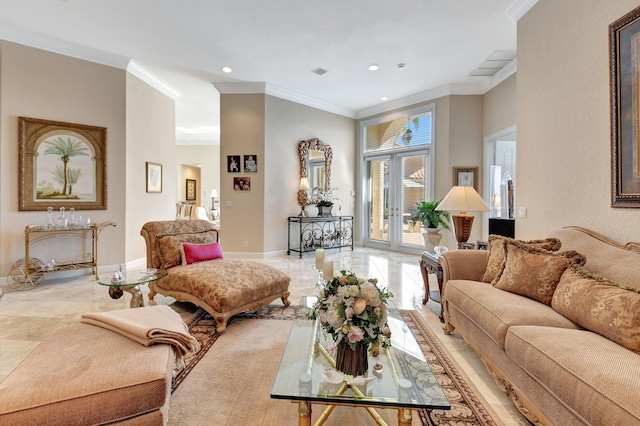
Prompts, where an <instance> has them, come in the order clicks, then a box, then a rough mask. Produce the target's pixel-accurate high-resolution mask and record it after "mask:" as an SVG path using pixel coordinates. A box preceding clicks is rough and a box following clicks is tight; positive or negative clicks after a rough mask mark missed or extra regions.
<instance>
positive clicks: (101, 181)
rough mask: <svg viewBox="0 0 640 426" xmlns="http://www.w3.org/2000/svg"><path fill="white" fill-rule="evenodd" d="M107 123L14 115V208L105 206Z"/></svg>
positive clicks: (96, 208) (102, 208)
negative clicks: (16, 139) (16, 144)
mask: <svg viewBox="0 0 640 426" xmlns="http://www.w3.org/2000/svg"><path fill="white" fill-rule="evenodd" d="M106 158H107V128H106V127H97V126H88V125H84V124H74V123H63V122H60V121H50V120H42V119H39V118H28V117H18V209H19V210H20V211H30V210H47V208H48V207H53V208H54V209H58V208H59V207H66V208H71V207H73V208H75V209H76V210H105V209H106V208H107V168H106Z"/></svg>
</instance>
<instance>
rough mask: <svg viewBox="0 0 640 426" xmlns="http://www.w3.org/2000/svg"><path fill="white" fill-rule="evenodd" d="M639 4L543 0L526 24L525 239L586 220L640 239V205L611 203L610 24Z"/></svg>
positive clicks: (522, 31) (522, 82)
mask: <svg viewBox="0 0 640 426" xmlns="http://www.w3.org/2000/svg"><path fill="white" fill-rule="evenodd" d="M605 3H606V6H605ZM637 6H638V1H637V0H610V1H607V2H594V1H589V2H585V1H579V0H571V1H568V0H567V1H561V2H558V1H554V0H541V1H539V2H538V3H537V4H536V5H535V6H534V7H533V8H532V9H531V10H530V11H529V12H528V13H527V14H526V15H524V16H523V17H522V18H521V19H520V21H519V22H518V80H517V100H518V123H517V131H518V142H517V143H518V150H517V164H518V171H517V181H518V188H517V207H522V206H524V207H527V210H528V217H527V218H526V219H518V224H517V236H518V237H521V238H534V237H539V236H541V235H544V234H546V233H548V232H549V231H550V230H552V229H554V228H558V227H562V226H566V225H580V226H584V227H588V228H591V229H594V230H596V231H599V232H601V233H604V234H605V235H607V236H609V237H611V238H614V239H616V240H618V241H629V240H634V241H640V227H639V226H638V224H639V223H640V210H639V209H620V208H617V209H614V208H611V207H610V205H611V173H610V167H611V148H610V143H611V138H610V131H611V126H610V122H609V120H610V113H611V112H610V109H609V101H610V97H609V46H608V43H609V39H608V25H609V24H610V23H612V22H613V21H615V20H616V19H618V18H620V17H621V16H623V15H624V14H626V13H627V12H629V11H631V10H632V9H633V8H635V7H637Z"/></svg>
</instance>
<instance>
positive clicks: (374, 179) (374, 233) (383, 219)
mask: <svg viewBox="0 0 640 426" xmlns="http://www.w3.org/2000/svg"><path fill="white" fill-rule="evenodd" d="M368 165H369V167H368V169H369V170H368V178H369V187H368V191H369V194H368V200H369V212H368V213H369V239H370V240H373V241H378V242H384V243H389V160H388V159H382V160H370V161H368Z"/></svg>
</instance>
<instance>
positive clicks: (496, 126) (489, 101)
mask: <svg viewBox="0 0 640 426" xmlns="http://www.w3.org/2000/svg"><path fill="white" fill-rule="evenodd" d="M516 82H517V75H516V74H513V75H511V76H510V77H508V78H506V79H505V80H504V81H503V82H501V83H500V84H498V85H497V86H495V87H494V88H492V89H491V90H489V91H488V92H487V93H485V94H484V96H483V97H482V112H483V116H482V120H483V124H482V133H483V135H484V136H490V135H493V134H495V133H498V132H501V131H503V130H504V129H507V128H509V127H511V126H514V125H515V124H516V111H517V108H516V106H517V105H516Z"/></svg>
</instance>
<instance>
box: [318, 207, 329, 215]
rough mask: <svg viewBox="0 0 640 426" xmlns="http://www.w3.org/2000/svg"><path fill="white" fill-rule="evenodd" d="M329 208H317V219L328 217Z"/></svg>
mask: <svg viewBox="0 0 640 426" xmlns="http://www.w3.org/2000/svg"><path fill="white" fill-rule="evenodd" d="M330 216H331V207H325V206H318V217H330Z"/></svg>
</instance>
